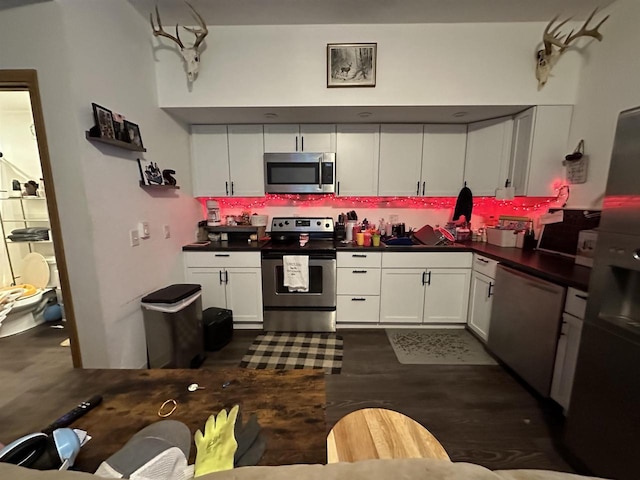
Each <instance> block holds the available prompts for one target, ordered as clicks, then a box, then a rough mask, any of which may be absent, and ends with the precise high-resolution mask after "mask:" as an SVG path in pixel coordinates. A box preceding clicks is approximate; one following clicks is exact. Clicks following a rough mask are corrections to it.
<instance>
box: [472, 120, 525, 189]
mask: <svg viewBox="0 0 640 480" xmlns="http://www.w3.org/2000/svg"><path fill="white" fill-rule="evenodd" d="M512 133H513V119H512V118H511V117H509V118H506V119H505V118H498V119H494V120H485V121H482V122H475V123H470V124H469V126H468V131H467V155H466V159H465V166H464V181H465V182H466V183H467V187H469V188H470V189H471V192H472V193H473V195H474V196H495V194H496V189H497V188H500V187H504V186H505V182H506V181H507V177H508V175H507V173H508V170H509V161H510V156H511V140H512Z"/></svg>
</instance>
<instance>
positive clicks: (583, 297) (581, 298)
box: [576, 293, 587, 301]
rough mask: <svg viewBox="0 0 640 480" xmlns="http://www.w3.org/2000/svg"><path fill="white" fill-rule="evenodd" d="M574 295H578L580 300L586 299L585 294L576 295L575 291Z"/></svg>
mask: <svg viewBox="0 0 640 480" xmlns="http://www.w3.org/2000/svg"><path fill="white" fill-rule="evenodd" d="M576 297H578V298H579V299H580V300H585V301H586V300H587V296H586V295H578V294H577V293H576Z"/></svg>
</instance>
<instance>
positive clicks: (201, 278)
mask: <svg viewBox="0 0 640 480" xmlns="http://www.w3.org/2000/svg"><path fill="white" fill-rule="evenodd" d="M186 280H187V283H197V284H200V285H201V286H202V308H203V309H205V308H209V307H218V308H229V307H227V301H226V298H225V284H224V272H223V271H222V269H220V268H187V269H186Z"/></svg>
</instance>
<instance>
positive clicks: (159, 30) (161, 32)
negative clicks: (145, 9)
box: [149, 4, 193, 50]
mask: <svg viewBox="0 0 640 480" xmlns="http://www.w3.org/2000/svg"><path fill="white" fill-rule="evenodd" d="M187 5H189V4H187ZM189 6H190V7H191V5H189ZM191 8H193V7H191ZM156 19H157V21H158V27H157V28H156V26H155V25H154V23H153V13H150V14H149V21H150V22H151V29H152V30H153V34H154V35H155V36H156V37H167V38H170V39H171V40H173V41H174V42H176V43H177V44H178V45H179V46H180V49H181V50H183V49H184V45H183V43H182V40H180V34H179V33H178V24H176V36H175V37H174V36H173V35H171V34H170V33H167V32H165V31H164V29H163V28H162V21H161V20H160V12H158V6H157V5H156Z"/></svg>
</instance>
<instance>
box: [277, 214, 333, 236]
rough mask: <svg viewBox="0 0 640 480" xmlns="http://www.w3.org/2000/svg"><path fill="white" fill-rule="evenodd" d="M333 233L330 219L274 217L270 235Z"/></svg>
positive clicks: (331, 219)
mask: <svg viewBox="0 0 640 480" xmlns="http://www.w3.org/2000/svg"><path fill="white" fill-rule="evenodd" d="M289 232H291V233H314V232H321V233H333V218H331V217H274V218H273V220H272V221H271V233H289Z"/></svg>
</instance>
